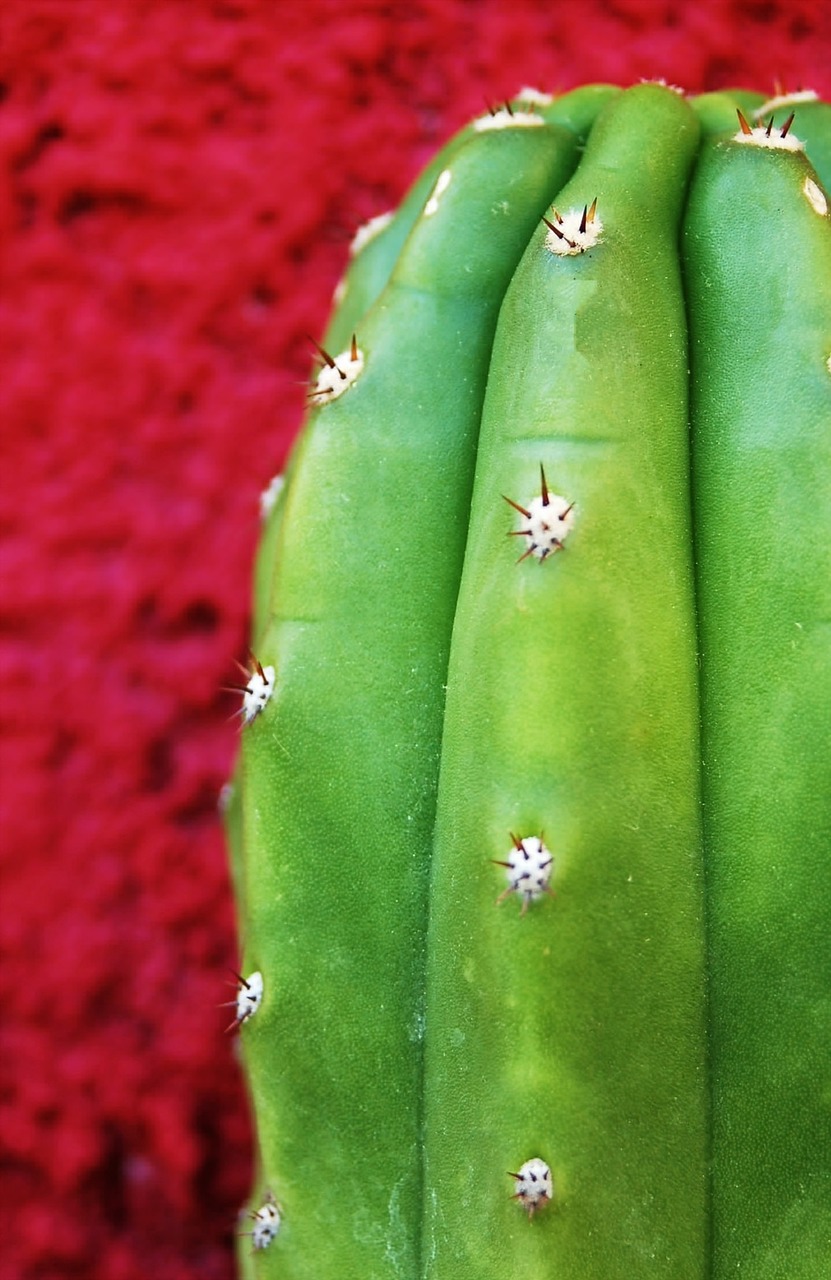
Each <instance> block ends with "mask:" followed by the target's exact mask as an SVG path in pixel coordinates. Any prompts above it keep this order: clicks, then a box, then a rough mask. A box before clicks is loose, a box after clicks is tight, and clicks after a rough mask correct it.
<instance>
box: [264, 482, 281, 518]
mask: <svg viewBox="0 0 831 1280" xmlns="http://www.w3.org/2000/svg"><path fill="white" fill-rule="evenodd" d="M285 483H286V479H285V476H283V475H280V474H278V475H276V476H272V477H271V479H270V480H269V482H268V485H267V486H266V488H265V489H263V491H262V493H261V494H260V519H261V520H267V519H268V517H269V516H270V515H271V513H272V511H273V510H274V506H275V503H276V502H277V499H278V498H279V496H280V494H281V492H282V489H283V485H284V484H285Z"/></svg>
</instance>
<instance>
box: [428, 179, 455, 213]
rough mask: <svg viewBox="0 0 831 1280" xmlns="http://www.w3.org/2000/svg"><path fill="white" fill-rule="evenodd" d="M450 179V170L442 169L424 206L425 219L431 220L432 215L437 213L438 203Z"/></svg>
mask: <svg viewBox="0 0 831 1280" xmlns="http://www.w3.org/2000/svg"><path fill="white" fill-rule="evenodd" d="M452 177H453V174H452V172H451V170H450V169H442V171H441V173H440V174H439V176H438V177H437V178H436V182H435V185H434V187H433V190H432V191H431V193H430V198H429V199H428V201H427V203H426V204H425V206H424V217H425V218H432V216H433V214H434V213H438V208H439V201H440V199H441V197H442V196H443V195H444V193H445V191H446V190H447V188H448V187H449V186H450V182H451V179H452Z"/></svg>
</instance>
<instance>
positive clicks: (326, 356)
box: [306, 333, 338, 369]
mask: <svg viewBox="0 0 831 1280" xmlns="http://www.w3.org/2000/svg"><path fill="white" fill-rule="evenodd" d="M306 337H307V338H308V339H309V342H311V344H312V346H313V347H314V348H315V350H316V351H319V352H320V354H321V355H322V357H323V359H324V360H325V361H326V363H327V364H328V366H329V368H330V369H337V367H338V366H337V365H336V364H335V362H334V360H333V359H332V357H331V356H330V355H329V352H328V351H324V349H323V347H322V346H321V345H320V343H319V342H315V340H314V338H313V337H312V335H311V334H310V333H307V334H306Z"/></svg>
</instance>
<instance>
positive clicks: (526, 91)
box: [515, 84, 554, 107]
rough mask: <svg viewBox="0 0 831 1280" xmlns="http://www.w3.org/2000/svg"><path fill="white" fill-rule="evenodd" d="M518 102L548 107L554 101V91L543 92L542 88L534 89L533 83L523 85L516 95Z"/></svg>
mask: <svg viewBox="0 0 831 1280" xmlns="http://www.w3.org/2000/svg"><path fill="white" fill-rule="evenodd" d="M515 101H516V102H527V103H529V105H531V106H534V107H548V106H550V105H551V103H552V102H553V101H554V95H553V93H543V91H542V89H534V88H532V87H531V85H528V84H526V85H523V86H522V88H521V89H520V91H519V93H518V94H517V95H516V99H515Z"/></svg>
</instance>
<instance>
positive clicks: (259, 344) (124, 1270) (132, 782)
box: [0, 0, 831, 1280]
mask: <svg viewBox="0 0 831 1280" xmlns="http://www.w3.org/2000/svg"><path fill="white" fill-rule="evenodd" d="M824 9H825V5H824V0H818V2H817V3H816V4H813V5H811V4H808V3H801V4H800V3H791V4H785V3H777V2H776V0H747V2H745V3H727V0H722V2H718V0H717V2H714V3H710V4H707V3H699V4H695V5H687V6H679V5H678V4H677V3H676V2H675V0H672V2H668V3H652V4H646V3H638V2H637V0H615V3H606V4H603V5H601V4H600V3H599V2H598V0H580V2H579V3H573V4H568V5H566V4H563V3H560V0H552V3H549V4H544V5H538V4H537V3H535V2H532V0H528V2H525V0H514V2H513V3H510V4H508V3H504V4H503V3H495V0H482V2H481V3H478V4H475V3H465V2H464V0H410V2H409V3H401V4H375V3H353V4H351V5H349V4H343V3H341V2H340V0H310V2H308V3H306V4H303V3H301V2H300V0H297V2H296V3H288V2H285V0H282V2H281V0H272V2H271V3H267V2H266V0H224V2H222V0H216V2H215V3H211V2H210V0H134V2H133V3H131V2H130V0H98V2H96V0H64V2H61V0H18V2H17V3H16V4H15V3H8V4H4V5H3V6H2V9H0V48H1V49H2V50H3V53H2V57H3V59H4V63H5V65H4V67H3V69H2V81H3V89H2V98H0V156H2V164H3V170H4V176H3V180H2V183H0V227H1V228H2V239H3V242H4V250H3V253H4V260H3V278H2V289H0V327H2V333H3V352H4V356H3V373H2V399H3V401H4V407H3V411H2V423H3V427H2V430H3V453H4V461H3V478H4V486H3V499H2V511H1V512H0V519H1V520H2V535H3V545H2V585H3V596H4V611H3V619H2V635H0V640H1V641H2V650H1V656H2V711H3V730H4V741H3V774H2V840H3V863H4V896H3V915H2V925H0V941H1V942H2V951H3V968H2V978H1V979H0V981H2V995H1V996H0V998H1V999H2V1009H3V1021H4V1031H3V1046H2V1056H1V1058H0V1063H1V1067H0V1069H2V1077H3V1078H2V1095H0V1105H1V1106H2V1114H0V1133H2V1158H3V1165H4V1177H5V1179H6V1185H5V1187H4V1194H3V1197H2V1200H3V1213H4V1215H5V1216H4V1221H3V1223H2V1226H0V1240H2V1246H1V1247H2V1252H3V1256H4V1258H5V1262H4V1263H3V1271H2V1274H3V1275H4V1277H8V1280H23V1278H24V1277H25V1278H26V1280H29V1278H32V1277H38V1280H53V1278H55V1280H57V1277H62V1278H63V1277H69V1278H71V1277H101V1278H104V1277H106V1280H138V1278H139V1277H145V1276H147V1275H153V1276H154V1278H155V1280H173V1278H174V1277H193V1278H195V1277H200V1278H202V1280H210V1278H212V1277H216V1278H217V1280H219V1278H220V1277H222V1278H226V1280H227V1278H228V1277H230V1275H231V1274H232V1260H231V1245H232V1232H233V1229H234V1220H235V1214H236V1210H237V1207H238V1205H239V1204H240V1202H241V1201H242V1199H243V1197H244V1195H245V1191H246V1184H247V1179H248V1169H249V1160H250V1151H249V1130H248V1122H247V1118H246V1112H245V1104H244V1098H243V1093H242V1088H241V1084H240V1080H239V1076H238V1071H237V1067H236V1064H235V1057H234V1041H233V1038H232V1037H226V1036H224V1035H223V1026H224V1024H225V1022H227V1011H220V1010H218V1009H217V1008H216V1007H215V1006H216V1004H217V1003H218V1002H219V1001H221V1000H223V999H225V998H228V997H229V996H230V994H231V993H230V990H229V989H228V988H226V987H225V978H226V976H227V968H228V966H230V965H233V963H234V961H235V942H234V935H233V920H232V909H231V905H230V897H229V889H228V881H227V875H226V870H225V861H224V852H223V847H222V840H221V835H220V832H219V828H218V823H217V819H216V797H217V793H218V790H219V787H220V784H221V783H222V781H223V780H224V779H225V777H226V775H227V773H228V771H229V767H230V764H231V760H232V756H233V753H234V750H235V743H236V730H235V728H234V727H233V726H232V725H231V724H229V723H228V721H227V716H228V714H229V712H230V711H231V710H232V707H231V706H229V703H228V700H227V698H225V697H224V696H223V695H222V694H221V693H219V692H218V689H219V686H220V685H221V684H222V683H223V682H225V681H227V680H228V679H229V678H232V676H233V668H232V659H233V657H234V656H235V655H237V656H241V655H242V654H243V653H244V650H245V634H246V622H247V610H248V574H249V562H250V559H251V556H252V551H253V546H254V541H255V538H256V534H257V523H258V518H257V499H258V494H259V491H260V489H261V488H262V487H263V486H264V484H265V483H266V482H267V480H268V479H269V477H270V476H271V474H272V473H273V472H274V471H275V470H276V469H277V468H278V466H279V464H280V462H281V460H282V458H283V456H284V452H285V449H286V447H287V444H288V441H289V439H290V437H291V435H292V433H293V431H294V430H295V428H296V425H297V423H298V420H299V416H300V410H301V401H302V394H303V393H302V388H301V387H300V385H299V382H300V380H301V379H302V378H303V377H304V375H305V373H306V369H307V365H308V358H309V346H308V342H307V341H306V338H305V337H304V335H305V334H307V333H309V332H318V331H319V330H320V329H321V327H322V324H323V320H324V317H325V312H326V309H327V305H328V299H329V297H330V294H331V290H332V287H333V285H334V283H335V279H336V275H337V273H338V271H339V269H340V266H341V264H342V261H343V258H344V253H345V246H346V244H347V241H348V238H349V236H350V235H351V232H352V230H353V229H354V227H355V226H356V225H357V223H358V222H359V221H361V220H363V219H364V218H366V217H368V216H370V215H372V214H374V213H377V212H380V211H382V210H383V209H385V208H386V207H387V206H388V205H389V204H390V203H391V202H392V201H393V200H394V199H395V198H397V197H398V195H399V194H400V193H401V191H402V189H403V187H404V185H405V183H406V182H407V181H408V180H409V179H410V177H411V176H412V175H413V173H414V171H415V168H416V166H417V164H418V163H419V162H420V161H421V160H422V159H423V158H424V157H425V156H426V154H427V153H428V152H429V151H430V150H432V149H433V148H434V146H435V145H436V144H437V143H438V142H439V141H440V140H441V139H442V138H443V137H444V136H446V134H447V133H448V132H449V131H450V130H451V129H452V128H455V127H456V126H458V125H459V124H460V123H462V121H463V120H464V119H465V118H466V117H467V116H468V115H470V114H474V113H478V112H480V111H481V109H482V105H483V102H484V100H485V99H488V100H490V101H494V100H498V99H500V98H504V97H505V96H507V95H509V94H511V93H512V92H514V91H515V90H516V89H517V88H518V87H519V86H520V85H523V84H527V83H531V84H538V85H540V87H546V88H555V89H556V88H568V87H571V86H573V85H574V84H577V83H580V82H581V81H584V80H590V79H596V80H599V79H604V80H612V81H617V82H621V83H625V82H628V81H631V80H633V79H635V78H637V77H639V76H656V75H664V76H666V77H667V78H668V79H670V80H671V81H674V82H678V83H680V84H682V85H684V86H685V87H687V88H688V89H690V90H699V89H702V88H715V87H719V86H720V85H723V84H725V83H739V82H742V83H745V84H751V83H752V84H753V85H754V86H756V87H760V88H763V89H765V88H769V87H771V86H772V83H773V80H774V77H779V78H780V79H782V80H784V81H785V83H786V84H787V85H788V86H789V87H795V86H796V85H798V84H804V83H810V84H813V85H814V87H816V88H819V89H821V90H823V91H824V92H825V94H826V95H827V94H828V92H829V88H830V87H831V84H830V83H829V77H830V76H831V71H829V68H831V32H830V31H829V28H828V24H827V21H826V23H825V24H824V25H823V23H822V20H821V16H822V12H823V10H824ZM826 14H827V10H826ZM823 72H824V76H823Z"/></svg>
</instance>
